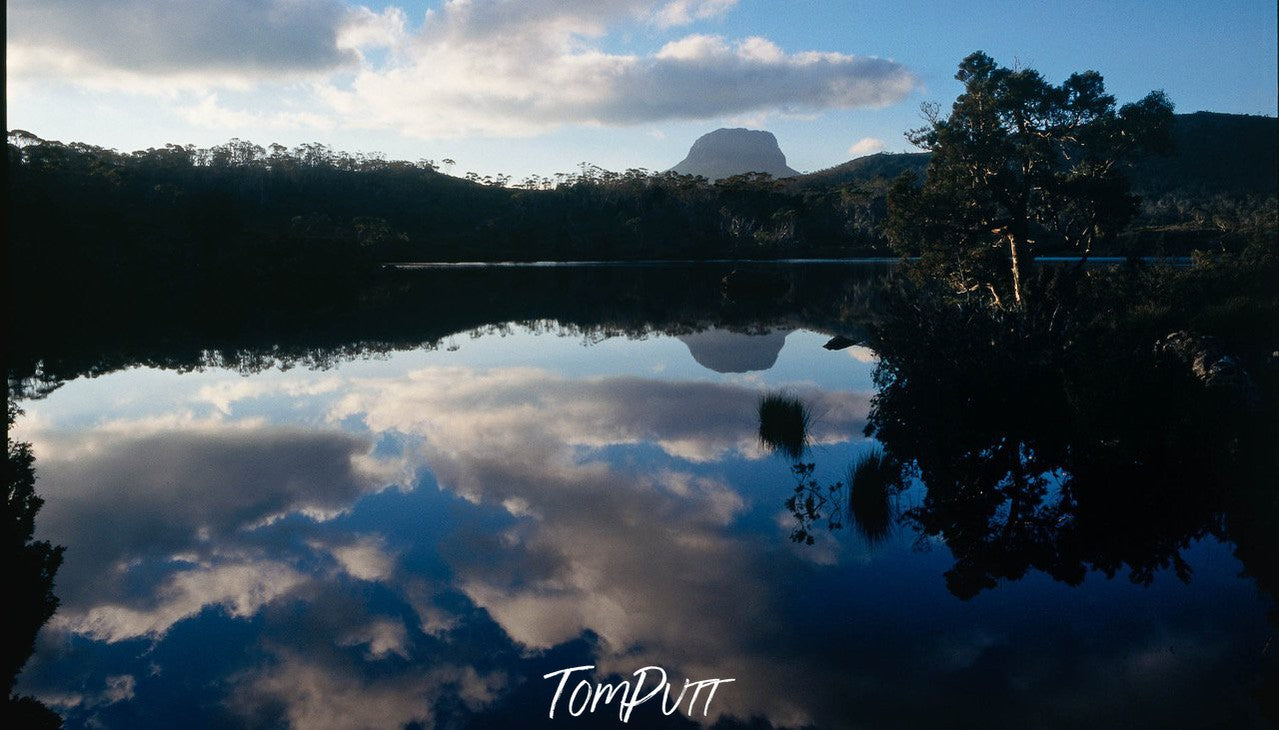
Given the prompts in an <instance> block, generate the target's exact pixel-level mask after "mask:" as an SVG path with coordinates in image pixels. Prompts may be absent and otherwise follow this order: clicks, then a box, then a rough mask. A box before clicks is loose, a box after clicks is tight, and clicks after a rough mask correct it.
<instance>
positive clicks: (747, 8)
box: [7, 0, 1279, 180]
mask: <svg viewBox="0 0 1279 730" xmlns="http://www.w3.org/2000/svg"><path fill="white" fill-rule="evenodd" d="M7 8H8V13H9V17H8V30H7V60H8V64H7V66H8V70H7V81H8V86H7V88H8V91H7V101H8V119H7V123H8V126H9V128H10V129H14V128H21V129H27V130H29V131H32V132H34V133H36V134H38V135H40V136H42V137H46V138H52V139H61V140H64V141H72V140H75V141H85V142H89V143H93V144H100V145H103V146H107V147H115V148H118V149H122V150H132V149H139V148H145V147H149V146H159V145H162V144H164V143H166V142H178V143H193V144H197V145H201V146H206V145H211V144H216V143H220V142H224V141H226V140H227V139H229V138H231V137H240V138H246V139H251V140H254V141H256V142H258V143H259V144H264V145H265V144H267V143H269V142H272V141H278V142H281V143H283V144H287V145H294V144H298V143H301V142H307V141H320V142H325V143H328V144H331V145H333V146H334V147H337V148H340V149H345V150H348V151H352V152H375V151H377V152H382V153H384V154H386V155H387V156H388V157H392V158H402V159H411V160H417V159H422V158H427V159H433V160H436V161H439V160H442V159H444V158H450V159H453V160H456V161H457V164H456V165H455V166H454V167H452V168H450V169H451V170H452V172H454V173H455V174H461V173H462V172H464V171H475V172H478V173H480V174H482V175H486V174H497V173H507V174H511V175H513V176H514V177H515V179H517V180H518V179H520V178H521V177H523V176H525V175H528V174H539V175H549V174H552V173H554V172H560V171H572V170H574V169H575V168H576V167H577V164H578V163H579V162H590V163H593V164H598V165H600V166H602V167H606V168H609V169H619V170H620V169H626V168H629V167H644V168H649V169H664V168H666V167H669V166H671V165H673V164H675V163H676V162H678V161H679V160H680V159H681V158H682V157H683V155H684V153H685V152H686V151H687V149H688V146H689V145H690V144H691V143H692V141H693V140H694V139H695V138H696V137H698V136H699V135H701V134H703V133H705V132H707V131H710V130H712V129H715V128H717V127H721V126H745V127H750V128H764V129H769V130H770V131H773V132H774V133H775V134H776V135H777V137H778V140H779V142H780V144H781V146H782V149H783V151H784V152H785V153H786V154H787V156H788V160H789V162H790V164H791V166H792V167H795V168H797V169H800V170H804V171H808V170H816V169H821V168H823V167H828V166H830V165H834V164H838V163H840V162H842V161H844V160H847V159H849V158H850V157H853V156H857V155H858V154H862V153H867V152H872V151H875V150H878V149H886V150H890V151H904V150H908V149H910V148H909V146H908V145H907V143H906V142H905V140H904V139H903V137H902V133H903V132H904V131H905V130H906V129H908V128H910V127H912V126H916V125H918V123H919V112H918V109H919V105H920V103H921V102H924V101H938V102H941V103H942V104H943V106H944V105H945V104H946V103H947V102H949V101H950V100H951V99H953V98H954V96H955V94H956V93H957V91H958V84H957V83H956V82H955V81H954V80H953V73H954V68H955V66H956V64H957V63H958V61H959V60H960V59H961V58H963V57H964V56H965V55H966V54H968V53H970V52H972V51H974V50H977V49H981V50H984V51H986V52H987V53H989V54H991V55H992V56H994V57H995V59H996V60H998V61H999V62H1001V63H1004V64H1009V65H1011V64H1013V63H1020V64H1022V65H1025V66H1030V67H1032V68H1036V69H1038V70H1040V71H1041V72H1043V73H1044V74H1045V76H1047V77H1048V78H1049V79H1050V80H1055V81H1057V80H1061V79H1062V78H1064V77H1065V76H1066V75H1068V74H1069V73H1071V72H1073V71H1077V70H1083V69H1087V68H1091V69H1095V70H1097V71H1100V72H1101V73H1102V74H1103V75H1104V76H1105V78H1106V81H1107V85H1108V88H1109V90H1110V91H1111V92H1112V93H1114V94H1115V95H1116V96H1117V97H1118V98H1119V100H1120V101H1121V102H1123V101H1130V100H1135V99H1137V98H1139V97H1141V96H1142V95H1144V94H1145V93H1146V92H1148V91H1150V90H1152V89H1163V90H1164V91H1166V92H1167V93H1168V94H1169V95H1170V96H1171V98H1172V99H1173V101H1174V102H1175V103H1176V105H1177V109H1178V111H1180V112H1191V111H1198V110H1211V111H1222V112H1234V113H1247V114H1268V115H1274V114H1275V111H1276V104H1277V101H1276V93H1277V92H1276V87H1277V86H1279V82H1277V80H1276V70H1275V62H1274V59H1275V57H1276V41H1275V38H1276V30H1277V27H1276V13H1275V6H1274V3H1273V2H1269V1H1268V0H1263V1H1243V0H1236V1H1227V2H1215V3H1202V2H1078V3H1060V2H1042V1H1038V0H1030V1H1027V0H1022V1H1021V2H986V3H973V4H959V3H952V2H928V1H923V0H919V1H908V0H903V1H900V2H893V3H882V2H881V3H872V2H818V1H816V0H772V1H768V0H520V1H518V2H511V1H504V0H465V1H456V0H455V1H453V2H420V1H411V2H409V1H401V0H388V1H387V2H369V3H366V4H360V3H354V2H344V1H343V0H76V1H72V0H9V2H8V4H7Z"/></svg>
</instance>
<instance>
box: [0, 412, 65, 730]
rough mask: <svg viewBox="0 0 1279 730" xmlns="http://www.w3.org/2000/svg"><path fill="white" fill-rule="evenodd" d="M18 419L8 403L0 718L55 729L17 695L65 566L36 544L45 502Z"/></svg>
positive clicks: (53, 718) (53, 720)
mask: <svg viewBox="0 0 1279 730" xmlns="http://www.w3.org/2000/svg"><path fill="white" fill-rule="evenodd" d="M19 413H20V411H19V410H18V408H17V406H16V405H14V403H13V402H12V401H9V402H8V404H7V406H6V408H5V421H4V426H5V428H4V430H5V465H4V485H5V495H4V504H3V514H2V515H0V530H3V536H2V539H3V540H4V585H5V586H6V587H7V592H8V600H7V601H6V605H7V610H6V613H8V619H7V625H6V627H5V634H4V680H5V685H4V686H5V690H4V707H3V709H2V710H0V717H3V718H5V726H6V727H13V728H56V727H61V725H62V720H61V718H60V717H59V716H58V714H57V713H55V712H53V711H52V710H50V709H49V708H47V707H45V706H44V705H43V704H41V703H40V701H39V700H36V699H35V698H33V697H27V696H19V695H15V694H14V693H13V687H14V684H15V683H16V682H17V679H18V674H19V673H20V672H21V671H22V666H23V665H24V664H26V662H27V659H28V658H30V657H31V654H32V652H34V651H35V641H36V633H37V632H39V631H40V627H41V626H43V625H44V623H45V622H46V621H48V620H49V618H50V617H51V616H53V612H54V611H55V610H57V608H58V599H57V597H56V596H55V595H54V594H53V577H54V575H55V574H56V573H57V572H58V567H59V566H60V565H61V564H62V552H63V548H62V547H55V546H53V545H50V544H49V543H48V542H46V541H36V540H34V539H33V535H34V534H35V519H36V514H37V513H38V512H39V511H40V507H41V505H43V504H44V500H42V499H40V497H38V496H36V493H35V466H34V464H35V457H34V456H32V454H31V445H30V444H28V443H24V442H21V441H14V439H13V436H12V435H11V434H10V429H11V427H12V426H13V421H14V418H15V417H16V416H17V415H18V414H19Z"/></svg>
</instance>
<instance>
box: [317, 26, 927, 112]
mask: <svg viewBox="0 0 1279 730" xmlns="http://www.w3.org/2000/svg"><path fill="white" fill-rule="evenodd" d="M482 5H485V4H484V3H478V2H477V3H471V4H467V5H464V6H448V9H446V10H445V11H443V12H442V15H444V16H446V17H443V18H442V19H441V20H439V21H438V23H435V24H433V23H432V21H431V19H428V23H427V26H426V27H425V28H424V30H423V33H422V34H421V35H420V37H419V38H417V39H416V40H415V42H414V43H413V44H412V48H411V50H410V51H409V52H407V53H406V54H404V56H403V57H402V58H401V60H400V62H398V63H396V64H394V65H392V66H391V67H388V68H385V69H382V68H376V69H375V68H372V67H366V68H365V69H363V70H362V71H361V72H360V73H359V74H358V75H357V76H356V78H355V80H354V82H353V83H352V84H351V85H350V86H349V87H341V88H340V87H338V86H337V85H329V86H328V87H327V88H325V89H324V91H323V92H322V97H323V98H324V100H325V101H326V102H327V103H328V104H330V105H331V106H332V107H333V108H334V109H335V110H336V112H337V113H338V114H339V115H340V116H341V117H342V118H343V119H344V121H345V123H346V124H349V125H352V126H364V127H369V128H384V129H393V130H395V131H398V132H401V133H403V134H407V135H410V136H418V137H450V136H459V135H464V134H475V133H478V134H493V135H528V134H536V133H538V132H541V131H545V130H548V129H551V128H553V127H556V126H559V125H563V124H591V125H597V124H602V125H635V124H647V123H653V122H659V121H668V120H677V119H711V118H716V117H726V116H735V115H744V114H750V113H755V112H763V111H783V112H788V113H801V112H811V111H821V110H826V109H834V108H854V107H878V106H885V105H889V104H893V103H896V102H898V101H901V100H902V99H903V98H905V97H906V95H908V94H909V93H910V92H911V91H912V90H913V89H914V87H915V84H916V79H915V76H914V75H913V74H912V73H911V72H909V71H908V70H907V69H906V68H905V67H903V66H902V65H901V64H898V63H896V62H893V61H889V60H885V59H880V58H870V57H862V56H852V55H846V54H841V53H821V52H799V53H787V52H785V51H783V50H782V49H781V48H779V47H778V46H776V45H775V44H773V43H772V42H770V41H768V40H766V39H762V38H749V39H746V40H744V41H741V42H731V41H729V40H728V39H726V38H723V37H720V36H712V35H701V34H693V35H688V36H685V37H683V38H679V39H677V40H674V41H671V42H669V43H667V44H666V45H664V46H663V47H662V48H661V49H659V50H658V51H657V52H656V53H654V54H651V55H646V56H640V55H618V54H610V53H605V52H603V51H600V50H598V49H597V48H594V47H592V46H590V45H586V46H583V45H582V44H581V43H580V42H577V41H578V40H579V39H580V38H581V37H582V36H586V35H589V34H591V33H594V32H600V30H601V29H598V28H594V27H593V26H592V25H591V24H589V23H586V22H582V21H583V19H582V18H577V19H576V20H577V21H579V22H564V23H559V22H552V21H551V20H545V19H543V20H542V21H539V22H536V23H531V24H530V25H526V26H515V27H511V26H509V23H508V26H506V27H503V26H499V27H498V28H486V29H485V31H484V32H483V33H475V32H474V31H473V29H472V26H473V25H474V24H475V21H473V20H471V19H464V20H454V19H453V18H452V17H450V16H452V15H454V14H464V13H466V12H469V9H470V8H471V7H472V6H482ZM556 20H559V19H556Z"/></svg>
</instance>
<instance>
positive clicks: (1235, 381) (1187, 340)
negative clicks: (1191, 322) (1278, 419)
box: [1155, 330, 1261, 410]
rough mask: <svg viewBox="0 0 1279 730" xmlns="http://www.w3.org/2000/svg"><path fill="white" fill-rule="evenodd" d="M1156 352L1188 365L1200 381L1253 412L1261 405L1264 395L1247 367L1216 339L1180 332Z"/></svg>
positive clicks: (1173, 333)
mask: <svg viewBox="0 0 1279 730" xmlns="http://www.w3.org/2000/svg"><path fill="white" fill-rule="evenodd" d="M1155 352H1156V353H1157V354H1159V355H1162V356H1164V357H1170V358H1173V359H1175V360H1177V361H1178V362H1180V363H1182V364H1184V365H1185V366H1186V367H1188V368H1189V369H1190V372H1191V373H1192V374H1193V375H1194V376H1195V378H1196V379H1198V380H1199V382H1201V383H1203V384H1204V385H1205V386H1206V387H1208V388H1211V389H1213V390H1218V391H1222V392H1226V393H1230V394H1231V396H1232V397H1234V398H1235V399H1237V402H1238V403H1239V404H1240V405H1242V406H1244V407H1245V408H1247V409H1249V410H1255V409H1257V408H1259V407H1260V406H1261V393H1260V391H1259V390H1258V389H1257V384H1256V382H1255V381H1254V380H1253V379H1252V376H1251V375H1250V374H1249V373H1248V370H1247V368H1245V367H1244V366H1243V363H1241V362H1240V361H1239V358H1237V357H1235V356H1234V355H1231V354H1229V353H1227V352H1225V351H1224V349H1223V348H1222V346H1221V342H1220V341H1218V340H1217V338H1215V337H1209V336H1207V335H1197V334H1194V333H1192V332H1187V331H1185V330H1178V331H1176V332H1172V333H1170V334H1168V335H1167V336H1165V337H1164V338H1163V339H1162V340H1160V341H1159V342H1158V343H1156V344H1155Z"/></svg>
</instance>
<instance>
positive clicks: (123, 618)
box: [53, 560, 306, 642]
mask: <svg viewBox="0 0 1279 730" xmlns="http://www.w3.org/2000/svg"><path fill="white" fill-rule="evenodd" d="M305 580H306V578H305V577H304V576H303V575H302V574H300V573H298V572H297V571H296V570H294V569H293V568H291V567H290V566H288V565H285V564H282V563H278V562H271V561H262V560H259V561H253V562H246V563H238V564H234V565H219V566H215V567H200V568H196V569H193V570H184V571H182V572H179V573H177V574H176V575H174V576H173V577H172V578H171V579H170V580H168V581H167V582H165V583H164V584H161V585H159V586H156V587H154V591H155V596H156V597H157V599H158V600H154V601H152V600H150V599H151V597H147V598H148V600H147V601H146V603H147V604H149V605H145V606H144V607H142V608H135V607H132V606H128V605H123V604H117V603H102V604H97V605H94V606H93V607H92V608H90V609H88V610H87V611H84V610H79V609H78V608H77V607H74V606H73V607H69V608H68V609H67V610H64V611H62V612H61V613H59V614H58V615H57V617H56V618H55V619H54V621H53V625H54V626H56V627H59V628H65V629H67V630H70V631H72V632H74V633H77V634H80V635H83V636H88V637H89V638H92V639H96V640H98V641H106V642H115V641H123V640H125V639H133V638H138V637H143V636H147V637H151V638H158V637H160V636H163V635H164V634H165V633H166V632H167V631H168V630H169V629H170V628H171V627H172V626H173V625H174V624H176V623H177V622H179V621H181V620H183V619H186V618H190V617H192V616H194V615H196V614H197V613H199V612H200V611H201V610H203V609H204V608H205V607H206V606H221V607H222V608H223V609H224V610H225V611H226V613H227V614H228V615H230V616H234V617H241V618H243V617H248V616H252V615H253V614H254V613H256V612H257V611H258V609H260V608H261V607H262V606H264V605H266V604H268V603H270V602H271V601H273V600H275V599H277V598H279V597H281V596H284V595H287V594H288V593H290V592H291V591H292V590H293V589H294V588H296V587H297V586H299V585H301V584H302V583H303V582H305Z"/></svg>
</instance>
